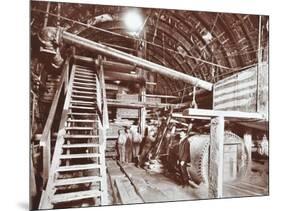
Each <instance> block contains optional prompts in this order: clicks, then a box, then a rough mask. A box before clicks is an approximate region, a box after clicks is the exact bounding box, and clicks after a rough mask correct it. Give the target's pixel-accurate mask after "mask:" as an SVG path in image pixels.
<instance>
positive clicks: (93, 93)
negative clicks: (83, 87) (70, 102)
mask: <svg viewBox="0 0 281 211" xmlns="http://www.w3.org/2000/svg"><path fill="white" fill-rule="evenodd" d="M72 93H77V94H83V95H87V96H89V95H91V96H96V93H95V92H85V91H78V90H72Z"/></svg>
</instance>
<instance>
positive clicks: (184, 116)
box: [172, 113, 211, 120]
mask: <svg viewBox="0 0 281 211" xmlns="http://www.w3.org/2000/svg"><path fill="white" fill-rule="evenodd" d="M172 117H173V118H183V119H202V120H210V119H211V117H206V116H190V115H183V114H182V113H173V114H172Z"/></svg>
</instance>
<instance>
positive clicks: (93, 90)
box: [72, 85, 96, 94]
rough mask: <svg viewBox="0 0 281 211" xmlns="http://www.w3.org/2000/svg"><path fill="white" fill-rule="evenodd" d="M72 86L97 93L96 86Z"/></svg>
mask: <svg viewBox="0 0 281 211" xmlns="http://www.w3.org/2000/svg"><path fill="white" fill-rule="evenodd" d="M72 88H73V89H74V90H75V89H79V90H91V91H92V92H93V94H94V93H95V90H96V88H95V87H83V86H76V85H73V86H72Z"/></svg>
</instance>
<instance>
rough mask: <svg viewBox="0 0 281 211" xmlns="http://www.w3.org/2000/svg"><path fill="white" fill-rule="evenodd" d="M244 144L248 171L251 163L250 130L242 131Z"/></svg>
mask: <svg viewBox="0 0 281 211" xmlns="http://www.w3.org/2000/svg"><path fill="white" fill-rule="evenodd" d="M244 144H245V149H246V154H247V156H248V159H249V162H248V163H249V165H248V167H247V168H248V169H247V171H248V172H251V163H252V134H251V133H250V132H246V133H244Z"/></svg>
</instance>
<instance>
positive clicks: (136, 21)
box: [124, 9, 143, 33]
mask: <svg viewBox="0 0 281 211" xmlns="http://www.w3.org/2000/svg"><path fill="white" fill-rule="evenodd" d="M124 22H125V25H126V27H127V30H128V31H129V32H135V33H137V32H138V31H139V30H140V29H141V27H142V24H143V19H142V15H141V13H140V12H139V11H138V10H136V9H134V10H129V11H128V12H126V13H125V15H124Z"/></svg>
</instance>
